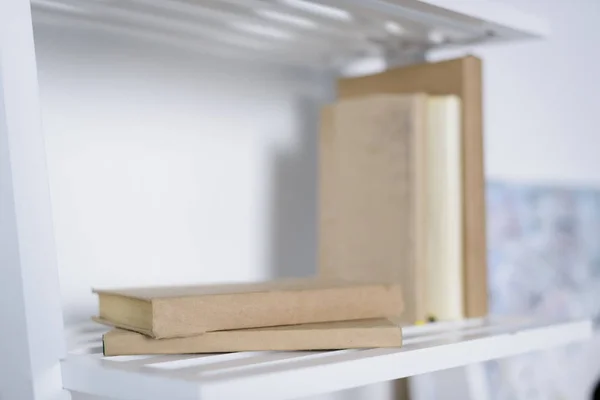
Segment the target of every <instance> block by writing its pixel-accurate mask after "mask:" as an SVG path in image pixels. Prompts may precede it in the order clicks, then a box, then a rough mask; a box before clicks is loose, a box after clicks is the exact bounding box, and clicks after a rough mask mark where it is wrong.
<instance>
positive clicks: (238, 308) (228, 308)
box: [95, 278, 403, 338]
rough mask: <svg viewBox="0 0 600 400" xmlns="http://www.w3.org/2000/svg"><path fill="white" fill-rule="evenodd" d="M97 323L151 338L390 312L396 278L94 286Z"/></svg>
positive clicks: (396, 297) (395, 305) (397, 300)
mask: <svg viewBox="0 0 600 400" xmlns="http://www.w3.org/2000/svg"><path fill="white" fill-rule="evenodd" d="M95 292H96V293H97V294H98V297H99V317H98V318H97V319H98V320H99V321H100V322H102V323H107V324H111V325H113V326H115V327H118V328H123V329H127V330H132V331H135V332H139V333H143V334H145V335H147V336H151V337H154V338H172V337H186V336H193V335H198V334H201V333H205V332H210V331H219V330H231V329H242V328H259V327H268V326H278V325H298V324H306V323H315V322H332V321H346V320H358V319H369V318H388V317H395V316H398V315H400V314H401V312H402V304H403V300H402V293H401V289H400V285H399V284H397V283H379V282H373V280H371V281H370V282H360V283H358V282H351V281H349V280H340V279H336V280H325V279H312V278H311V279H289V280H281V281H270V282H260V283H232V284H222V285H197V286H174V287H150V288H133V289H116V290H95Z"/></svg>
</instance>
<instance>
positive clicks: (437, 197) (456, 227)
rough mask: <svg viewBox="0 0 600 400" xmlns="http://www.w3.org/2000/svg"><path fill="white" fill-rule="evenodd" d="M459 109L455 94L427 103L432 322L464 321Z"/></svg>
mask: <svg viewBox="0 0 600 400" xmlns="http://www.w3.org/2000/svg"><path fill="white" fill-rule="evenodd" d="M460 108H461V106H460V99H459V98H458V97H456V96H433V97H430V98H428V100H427V114H428V115H427V132H428V135H429V140H428V144H429V151H428V167H427V170H428V190H427V192H428V210H429V211H428V226H427V233H428V235H427V237H428V243H427V245H428V247H427V250H428V251H427V257H428V258H427V273H426V280H427V289H426V292H427V301H426V302H427V313H428V314H429V315H430V316H432V317H434V318H435V319H436V320H456V319H462V318H464V304H463V303H464V298H463V257H462V251H463V243H462V239H463V237H462V162H461V159H462V157H461V153H462V151H461V134H460V128H461V121H460V112H461V109H460Z"/></svg>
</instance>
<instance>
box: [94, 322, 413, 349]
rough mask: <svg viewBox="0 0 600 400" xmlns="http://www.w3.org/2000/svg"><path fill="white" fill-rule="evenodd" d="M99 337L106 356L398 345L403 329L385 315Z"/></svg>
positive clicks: (113, 333)
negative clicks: (174, 334)
mask: <svg viewBox="0 0 600 400" xmlns="http://www.w3.org/2000/svg"><path fill="white" fill-rule="evenodd" d="M102 341H103V347H104V355H105V356H120V355H143V354H194V353H221V352H234V351H263V350H266V351H294V350H335V349H359V348H377V347H400V346H401V345H402V329H401V328H400V327H399V326H398V325H397V324H395V323H393V322H391V321H390V320H387V319H368V320H358V321H341V322H325V323H314V324H303V325H290V326H276V327H267V328H252V329H238V330H232V331H218V332H207V333H204V334H202V335H196V336H190V337H185V338H171V339H153V338H150V337H148V336H145V335H142V334H140V333H136V332H131V331H125V330H121V329H113V330H111V331H110V332H108V333H106V334H105V335H104V336H103V338H102Z"/></svg>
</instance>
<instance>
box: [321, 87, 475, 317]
mask: <svg viewBox="0 0 600 400" xmlns="http://www.w3.org/2000/svg"><path fill="white" fill-rule="evenodd" d="M460 111H461V107H460V99H459V98H458V97H456V96H426V95H422V94H413V95H373V96H366V97H362V98H352V99H347V100H341V101H338V102H337V103H336V104H334V105H332V106H329V107H327V108H326V109H324V111H323V118H322V128H321V135H320V140H321V142H320V144H321V146H320V147H321V153H320V161H321V167H320V175H321V180H320V194H321V198H320V202H321V207H320V214H321V218H320V221H321V222H320V240H319V243H320V252H319V254H320V255H319V257H320V260H319V261H320V273H321V275H322V276H324V277H326V278H330V279H331V278H343V279H352V280H358V281H360V280H367V279H381V280H385V281H389V282H398V283H400V284H403V286H404V287H403V293H404V296H405V299H404V300H405V309H404V313H403V315H402V320H403V322H406V323H410V324H412V323H416V322H419V321H424V320H427V319H429V318H434V319H436V320H453V319H460V318H463V316H464V314H463V311H464V310H463V309H464V307H463V282H462V276H463V258H462V250H463V249H462V218H461V215H462V203H461V197H462V190H461V188H462V160H461V134H460V120H461V116H460Z"/></svg>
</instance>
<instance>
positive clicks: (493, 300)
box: [486, 182, 600, 400]
mask: <svg viewBox="0 0 600 400" xmlns="http://www.w3.org/2000/svg"><path fill="white" fill-rule="evenodd" d="M487 207H488V211H487V216H488V217H487V224H488V232H487V233H488V272H489V273H488V276H489V278H488V279H489V293H490V313H491V314H495V315H503V314H510V315H515V314H526V315H539V316H547V317H573V318H578V317H587V316H591V317H592V318H594V319H595V320H596V321H600V190H586V189H566V188H555V187H543V186H525V185H514V184H506V183H499V182H492V183H489V184H488V187H487ZM584 347H586V346H584V345H573V346H569V347H566V348H562V349H557V350H553V351H549V352H544V353H540V354H532V355H525V356H520V357H514V358H511V359H508V360H504V361H498V362H491V363H488V365H487V368H486V369H487V372H488V373H487V375H488V378H489V388H490V391H489V393H490V398H491V399H498V400H513V399H527V400H536V399H540V400H542V399H543V400H549V399H557V400H558V399H584V398H586V399H587V398H588V397H587V396H586V394H585V390H582V389H581V385H576V384H574V383H575V382H576V381H577V378H578V375H579V374H581V373H582V371H584V370H585V368H586V367H585V364H586V359H587V355H588V354H589V352H586V350H585V349H584ZM586 353H588V354H586ZM592 353H596V354H597V351H595V352H592ZM577 386H579V387H577Z"/></svg>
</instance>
